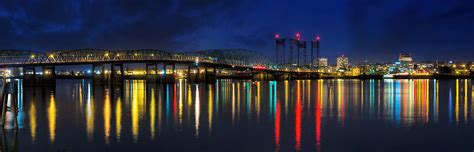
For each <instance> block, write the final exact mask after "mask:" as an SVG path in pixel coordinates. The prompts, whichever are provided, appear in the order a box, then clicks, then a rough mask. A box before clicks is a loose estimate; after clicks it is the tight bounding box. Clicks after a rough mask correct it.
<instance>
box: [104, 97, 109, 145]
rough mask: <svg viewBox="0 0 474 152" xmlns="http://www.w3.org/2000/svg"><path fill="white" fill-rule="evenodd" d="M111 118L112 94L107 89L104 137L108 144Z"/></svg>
mask: <svg viewBox="0 0 474 152" xmlns="http://www.w3.org/2000/svg"><path fill="white" fill-rule="evenodd" d="M110 119H111V106H110V95H109V89H105V100H104V136H105V137H104V138H105V143H106V144H108V143H109V142H110V141H109V138H110Z"/></svg>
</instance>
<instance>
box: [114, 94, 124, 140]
mask: <svg viewBox="0 0 474 152" xmlns="http://www.w3.org/2000/svg"><path fill="white" fill-rule="evenodd" d="M121 131H122V99H121V98H120V97H118V98H117V103H116V105H115V136H117V141H119V142H120V136H121Z"/></svg>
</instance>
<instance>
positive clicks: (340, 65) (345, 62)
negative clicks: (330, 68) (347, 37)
mask: <svg viewBox="0 0 474 152" xmlns="http://www.w3.org/2000/svg"><path fill="white" fill-rule="evenodd" d="M336 69H338V70H347V69H349V59H348V58H347V57H346V56H344V54H343V55H341V56H340V57H338V58H337V59H336Z"/></svg>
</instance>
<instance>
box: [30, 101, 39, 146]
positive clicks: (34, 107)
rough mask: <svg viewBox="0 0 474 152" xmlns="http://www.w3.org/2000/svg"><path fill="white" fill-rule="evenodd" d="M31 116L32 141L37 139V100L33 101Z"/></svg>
mask: <svg viewBox="0 0 474 152" xmlns="http://www.w3.org/2000/svg"><path fill="white" fill-rule="evenodd" d="M28 114H29V117H30V132H31V139H32V141H36V126H37V123H36V106H35V102H31V106H30V111H29V112H28Z"/></svg>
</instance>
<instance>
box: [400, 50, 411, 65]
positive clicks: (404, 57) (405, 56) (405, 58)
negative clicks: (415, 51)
mask: <svg viewBox="0 0 474 152" xmlns="http://www.w3.org/2000/svg"><path fill="white" fill-rule="evenodd" d="M398 61H400V63H402V64H404V63H411V62H413V58H412V57H411V54H409V53H400V56H399V57H398Z"/></svg>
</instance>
